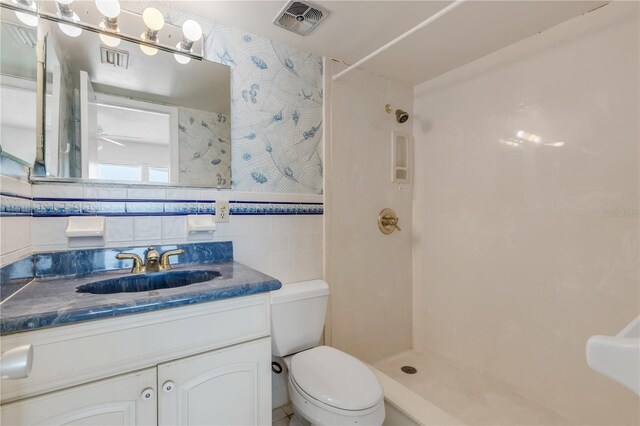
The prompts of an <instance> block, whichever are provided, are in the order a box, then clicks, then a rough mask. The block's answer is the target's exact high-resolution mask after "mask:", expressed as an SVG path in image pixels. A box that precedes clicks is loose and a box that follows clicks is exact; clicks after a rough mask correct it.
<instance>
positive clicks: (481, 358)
mask: <svg viewBox="0 0 640 426" xmlns="http://www.w3.org/2000/svg"><path fill="white" fill-rule="evenodd" d="M638 5H639V4H638V3H637V2H614V3H611V4H609V5H607V6H605V7H603V8H601V9H598V10H596V11H593V12H591V13H589V14H586V15H583V16H580V17H577V18H575V19H572V20H570V21H567V22H565V23H563V24H561V25H559V26H557V27H554V28H551V29H549V30H548V31H545V32H543V33H541V34H538V35H536V36H534V37H531V38H529V39H526V40H524V41H521V42H519V43H517V44H514V45H512V46H509V47H507V48H505V49H502V50H500V51H497V52H495V53H493V54H491V55H488V56H486V57H484V58H481V59H480V60H477V61H475V62H473V63H470V64H467V65H465V66H463V67H461V68H458V69H456V70H454V71H451V72H449V73H447V74H444V75H442V76H440V77H438V78H435V79H433V80H430V81H428V82H426V83H423V84H421V85H419V86H417V87H416V88H415V92H414V96H415V105H414V123H413V124H414V136H415V139H416V140H415V163H416V171H415V184H414V200H413V221H414V222H413V223H414V245H413V288H414V299H413V325H414V329H413V330H414V331H413V333H414V335H413V341H414V345H415V347H416V349H418V350H420V351H426V352H435V353H437V354H439V355H442V356H444V357H446V358H449V359H450V360H452V361H453V362H455V363H457V364H459V365H460V366H463V367H465V368H468V369H471V370H472V371H474V372H476V373H478V374H481V375H482V374H486V375H489V376H491V377H493V378H497V379H498V380H501V381H502V382H505V383H507V384H509V385H511V386H512V387H514V388H515V389H516V390H518V391H519V392H521V393H522V394H524V395H527V396H529V397H531V398H534V399H536V400H538V401H540V402H542V403H544V404H546V405H548V406H550V407H551V408H554V409H556V410H557V411H559V412H560V413H562V414H564V415H566V416H569V417H572V418H573V419H575V420H576V422H578V423H580V424H638V422H639V421H640V419H639V412H640V410H639V400H638V397H637V395H634V394H633V393H632V392H630V391H628V390H626V388H623V387H622V386H619V385H618V384H616V383H614V382H612V381H610V380H608V379H606V378H604V377H603V376H600V375H599V374H597V373H595V372H594V371H592V370H590V369H589V367H588V366H587V364H586V360H585V344H586V341H587V339H588V338H589V337H590V336H591V335H594V334H605V335H613V334H615V333H617V332H618V331H619V330H621V329H622V328H623V327H624V326H625V325H626V324H627V323H628V322H629V321H631V320H632V319H633V318H635V317H636V316H637V315H638V314H639V312H640V306H639V302H640V290H639V288H640V283H639V276H640V266H639V257H640V253H639V232H640V226H639V218H638V209H639V207H640V206H639V191H640V187H639V177H640V174H639V173H640V170H639V156H638V152H639V140H640V132H639V128H638V126H639V117H640V108H639V93H640V84H639V78H640V67H639V63H640V57H639V52H640V45H639V40H640V29H639V26H638V22H639V14H638Z"/></svg>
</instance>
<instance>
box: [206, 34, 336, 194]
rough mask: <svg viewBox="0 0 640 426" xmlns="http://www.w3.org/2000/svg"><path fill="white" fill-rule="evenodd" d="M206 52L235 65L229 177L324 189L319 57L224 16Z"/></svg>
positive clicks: (249, 185) (275, 186)
mask: <svg viewBox="0 0 640 426" xmlns="http://www.w3.org/2000/svg"><path fill="white" fill-rule="evenodd" d="M204 46H205V57H206V58H207V59H209V60H211V61H215V62H220V63H223V64H226V65H229V66H231V68H232V71H231V79H232V89H231V93H232V95H231V96H232V99H231V140H232V155H231V161H232V185H233V189H235V190H239V191H268V192H292V193H312V194H321V193H322V172H323V170H322V164H323V159H322V102H323V99H322V96H323V93H322V73H323V69H322V58H320V57H319V56H316V55H312V54H310V53H307V52H303V51H300V50H297V49H294V48H291V47H288V46H285V45H283V44H279V43H275V42H272V41H270V40H267V39H265V38H263V37H259V36H256V35H253V34H249V33H246V32H244V31H241V30H239V29H237V28H233V27H231V26H229V25H226V24H222V23H219V22H216V23H214V26H213V30H212V31H211V32H210V33H209V34H208V35H207V37H206V38H205V44H204Z"/></svg>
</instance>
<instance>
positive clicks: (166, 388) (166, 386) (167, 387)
mask: <svg viewBox="0 0 640 426" xmlns="http://www.w3.org/2000/svg"><path fill="white" fill-rule="evenodd" d="M175 387H176V384H175V383H173V382H172V381H171V380H167V381H166V382H164V384H163V385H162V390H163V391H165V392H166V393H169V392H171V391H172V390H173V388H175Z"/></svg>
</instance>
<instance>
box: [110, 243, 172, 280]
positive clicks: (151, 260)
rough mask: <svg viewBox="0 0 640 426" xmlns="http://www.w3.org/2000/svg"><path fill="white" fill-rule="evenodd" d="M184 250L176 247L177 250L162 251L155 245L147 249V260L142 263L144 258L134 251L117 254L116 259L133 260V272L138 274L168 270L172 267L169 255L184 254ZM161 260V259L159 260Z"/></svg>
mask: <svg viewBox="0 0 640 426" xmlns="http://www.w3.org/2000/svg"><path fill="white" fill-rule="evenodd" d="M183 253H184V250H182V249H176V250H167V251H165V252H164V253H162V256H160V253H158V251H157V250H156V249H155V248H154V247H153V246H151V247H149V250H147V254H146V255H145V262H144V264H143V263H142V259H141V258H140V256H138V255H137V254H134V253H118V254H116V259H120V260H123V259H131V260H133V268H131V273H132V274H138V273H141V272H158V271H168V270H170V269H171V263H170V262H169V256H174V255H177V254H183ZM158 260H159V261H158Z"/></svg>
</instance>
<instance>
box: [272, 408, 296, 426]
mask: <svg viewBox="0 0 640 426" xmlns="http://www.w3.org/2000/svg"><path fill="white" fill-rule="evenodd" d="M292 415H293V408H291V404H287V405H283V406H282V407H278V408H275V409H274V410H273V411H272V412H271V424H272V425H273V426H287V425H288V424H289V419H290V418H291V416H292Z"/></svg>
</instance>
